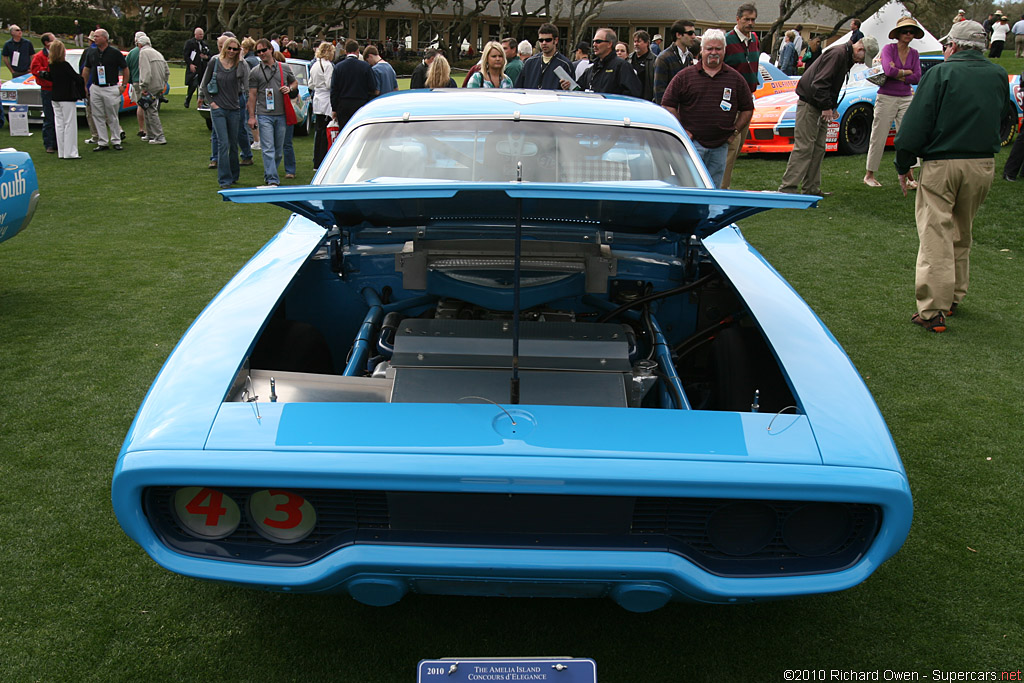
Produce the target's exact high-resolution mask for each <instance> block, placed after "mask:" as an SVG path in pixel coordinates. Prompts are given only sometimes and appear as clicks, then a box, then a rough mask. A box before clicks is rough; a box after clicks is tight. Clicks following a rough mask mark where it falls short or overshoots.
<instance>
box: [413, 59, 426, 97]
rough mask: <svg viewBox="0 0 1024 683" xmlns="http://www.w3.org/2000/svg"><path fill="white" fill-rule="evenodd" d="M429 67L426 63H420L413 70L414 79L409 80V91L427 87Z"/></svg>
mask: <svg viewBox="0 0 1024 683" xmlns="http://www.w3.org/2000/svg"><path fill="white" fill-rule="evenodd" d="M428 68H429V67H428V66H427V64H426V62H422V61H421V62H420V64H419V66H417V67H416V68H415V69H413V70H412V77H411V78H410V79H409V90H416V89H418V88H426V87H427V69H428Z"/></svg>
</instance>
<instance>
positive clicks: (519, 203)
mask: <svg viewBox="0 0 1024 683" xmlns="http://www.w3.org/2000/svg"><path fill="white" fill-rule="evenodd" d="M516 182H520V183H521V182H523V162H522V161H517V162H516ZM514 248H515V252H514V255H513V257H512V380H511V382H510V385H509V403H511V404H512V405H519V287H520V282H519V280H520V276H521V266H522V257H523V198H522V197H519V198H517V199H516V235H515V247H514Z"/></svg>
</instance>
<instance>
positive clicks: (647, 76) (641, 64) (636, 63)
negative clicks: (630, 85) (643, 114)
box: [629, 50, 658, 102]
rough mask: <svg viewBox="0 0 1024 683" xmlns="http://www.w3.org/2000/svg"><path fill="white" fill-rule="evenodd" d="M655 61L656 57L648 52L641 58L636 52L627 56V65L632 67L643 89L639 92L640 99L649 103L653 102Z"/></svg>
mask: <svg viewBox="0 0 1024 683" xmlns="http://www.w3.org/2000/svg"><path fill="white" fill-rule="evenodd" d="M657 59H658V58H657V56H655V54H654V53H653V52H651V51H650V50H648V51H647V54H645V55H644V56H643V57H641V56H640V55H638V54H637V53H636V52H633V54H631V55H630V56H629V65H630V66H631V67H633V71H635V72H636V77H637V78H639V79H640V86H641V87H642V88H643V90H641V92H640V99H642V100H647V101H649V102H653V101H654V62H656V61H657Z"/></svg>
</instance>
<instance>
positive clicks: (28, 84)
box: [0, 49, 170, 124]
mask: <svg viewBox="0 0 1024 683" xmlns="http://www.w3.org/2000/svg"><path fill="white" fill-rule="evenodd" d="M83 51H84V50H81V49H71V50H68V51H67V57H66V59H67V60H68V63H69V64H70V65H71V66H72V67H74V68H75V69H76V70H78V63H79V61H80V60H81V58H82V52H83ZM121 54H125V55H127V54H128V53H127V52H125V51H124V50H121ZM117 82H118V83H120V82H121V78H120V77H118V79H117ZM130 91H131V88H125V89H124V93H123V94H122V96H121V110H120V113H124V112H126V111H135V107H136V106H138V105H137V104H136V103H135V100H133V99H132V98H131V93H130ZM169 91H170V88H168V89H166V90H164V94H165V95H166V94H167V93H168V92H169ZM0 102H2V103H3V105H4V106H10V105H12V104H27V105H28V120H29V123H38V124H42V123H43V99H42V95H40V93H39V84H38V83H36V77H35V76H33V75H32V74H25V75H24V76H19V77H17V78H14V79H12V80H9V81H5V82H4V83H3V84H2V85H0ZM78 114H79V116H85V100H78Z"/></svg>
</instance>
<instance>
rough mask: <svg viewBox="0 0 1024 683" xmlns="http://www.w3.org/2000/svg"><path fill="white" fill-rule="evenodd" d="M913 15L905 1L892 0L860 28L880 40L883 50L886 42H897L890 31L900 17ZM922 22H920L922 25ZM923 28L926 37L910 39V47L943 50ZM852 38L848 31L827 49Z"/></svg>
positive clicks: (923, 50)
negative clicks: (890, 34)
mask: <svg viewBox="0 0 1024 683" xmlns="http://www.w3.org/2000/svg"><path fill="white" fill-rule="evenodd" d="M904 16H912V15H911V14H910V12H909V11H908V10H907V8H906V7H904V6H903V3H902V2H900V1H899V0H893V1H892V2H889V3H886V4H885V5H883V6H882V8H881V9H879V10H878V11H877V12H875V13H874V14H872V15H871V16H870V17H868V18H867V19H865V20H864V21H863V22H862V23H861V26H860V30H861V31H863V32H864V35H865V36H873V37H874V39H875V40H877V41H878V49H879V51H881V49H882V48H883V47H885V45H886V43H895V42H896V41H895V40H890V39H889V31H891V30H893V29H894V28H896V22H898V21H899V20H900V17H904ZM920 23H921V22H918V25H919V26H920ZM921 30H922V31H924V38H921V39H920V40H918V39H917V38H915V39H914V40H912V41H910V47H912V48H914V49H915V50H917V51H918V52H920V53H921V54H924V53H925V52H942V44H941V43H940V42H939V41H938V40H936V38H935V36H933V35H932V34H931V33H929V32H928V29H926V28H925V27H924V26H921ZM849 40H850V34H849V33H847V34H846V35H844V36H843V37H841V38H839V39H838V40H836V42H834V43H832V44H831V45H829V46H828V47H827V48H826V49H832V48H833V47H835V46H836V45H845V44H846V43H847V41H849Z"/></svg>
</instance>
